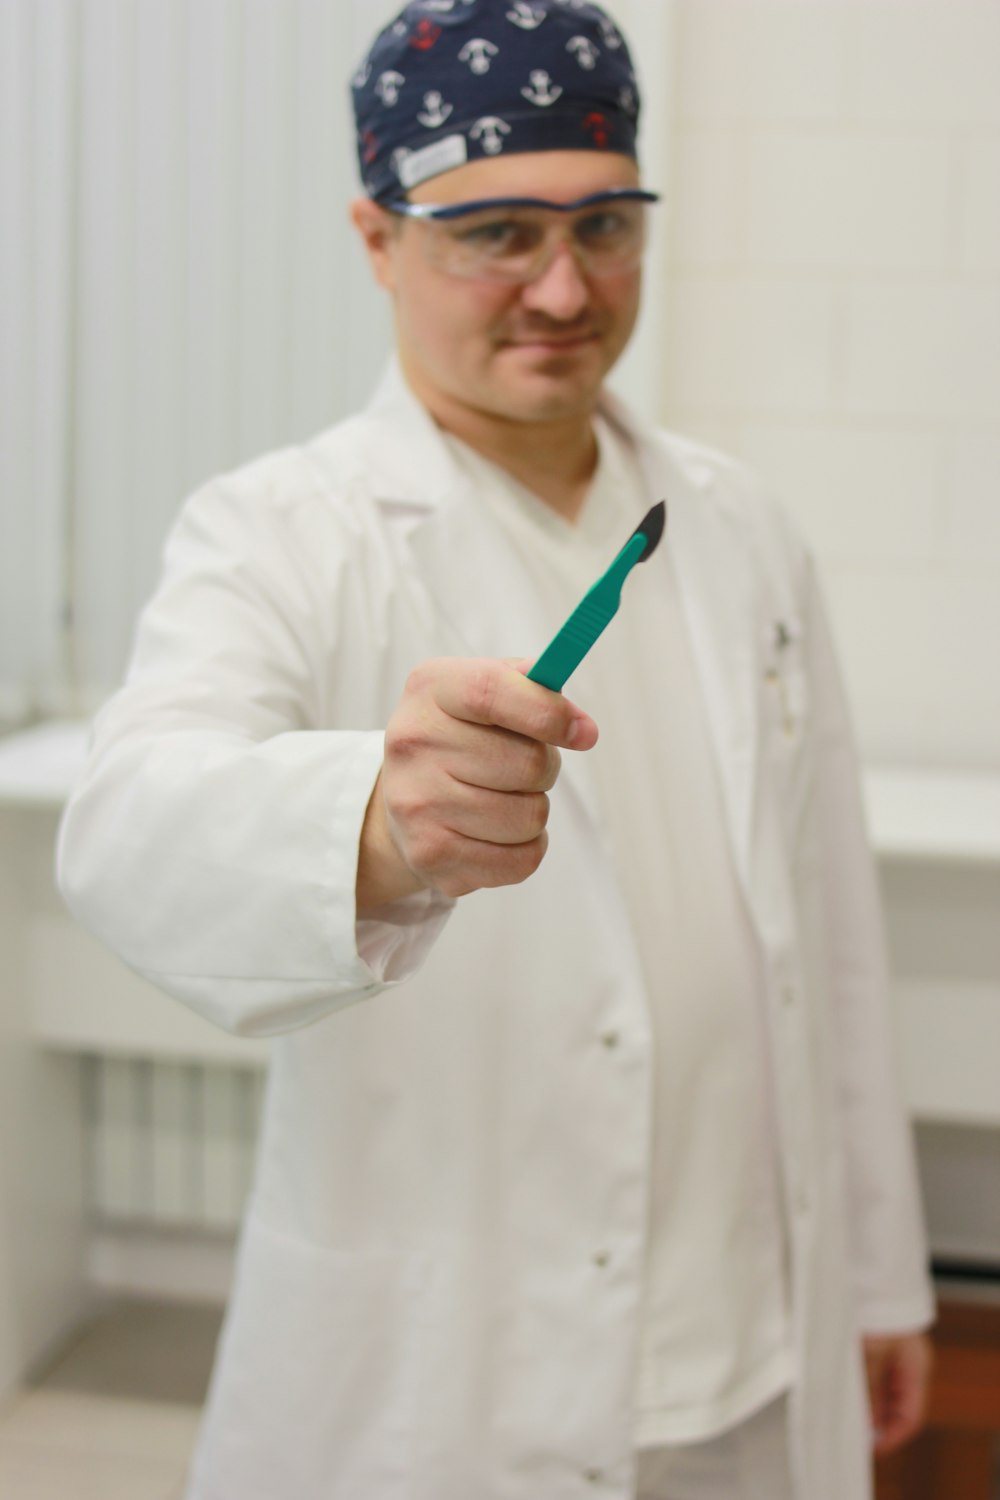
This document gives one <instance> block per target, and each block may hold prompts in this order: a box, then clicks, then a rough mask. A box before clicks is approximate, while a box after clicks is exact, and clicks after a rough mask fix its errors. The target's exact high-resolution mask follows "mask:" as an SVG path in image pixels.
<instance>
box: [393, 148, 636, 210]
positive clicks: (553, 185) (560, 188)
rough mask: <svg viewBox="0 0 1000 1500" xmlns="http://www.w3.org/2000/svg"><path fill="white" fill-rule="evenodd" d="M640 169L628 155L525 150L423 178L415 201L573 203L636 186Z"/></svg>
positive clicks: (414, 191)
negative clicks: (515, 199)
mask: <svg viewBox="0 0 1000 1500" xmlns="http://www.w3.org/2000/svg"><path fill="white" fill-rule="evenodd" d="M638 182H639V171H638V168H637V166H636V164H635V162H634V161H633V160H632V158H631V157H630V156H621V155H618V154H616V153H613V152H607V153H605V152H601V151H525V152H521V153H517V154H512V155H510V156H497V157H494V158H492V159H491V160H489V161H487V160H480V161H470V162H466V163H465V165H464V166H461V167H454V168H453V169H452V170H451V171H450V172H442V173H441V174H440V175H439V176H437V177H432V178H430V180H429V181H427V182H422V183H421V184H420V185H419V187H415V188H414V189H413V191H412V192H411V193H410V198H411V200H412V202H414V203H462V202H464V201H466V200H467V199H473V198H512V197H517V198H548V199H550V200H551V201H552V202H554V203H572V202H573V201H574V200H575V199H577V198H583V197H585V196H586V195H587V194H588V193H600V192H603V191H604V190H605V189H607V188H616V187H636V186H637V185H638Z"/></svg>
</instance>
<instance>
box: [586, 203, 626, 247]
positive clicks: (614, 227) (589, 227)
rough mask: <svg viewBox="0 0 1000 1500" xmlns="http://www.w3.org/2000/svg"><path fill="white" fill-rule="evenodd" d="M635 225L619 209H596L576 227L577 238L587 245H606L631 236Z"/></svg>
mask: <svg viewBox="0 0 1000 1500" xmlns="http://www.w3.org/2000/svg"><path fill="white" fill-rule="evenodd" d="M634 227H635V226H634V223H633V221H632V219H631V217H630V216H629V215H628V214H625V213H622V211H621V210H620V209H617V208H602V209H595V211H594V212H593V213H590V214H587V215H586V217H585V218H582V219H579V220H578V221H577V225H576V236H577V239H579V240H580V241H581V242H582V243H583V244H585V245H605V244H609V243H611V242H613V241H615V240H619V239H621V238H622V237H623V236H625V235H627V234H630V233H631V232H632V230H633V229H634Z"/></svg>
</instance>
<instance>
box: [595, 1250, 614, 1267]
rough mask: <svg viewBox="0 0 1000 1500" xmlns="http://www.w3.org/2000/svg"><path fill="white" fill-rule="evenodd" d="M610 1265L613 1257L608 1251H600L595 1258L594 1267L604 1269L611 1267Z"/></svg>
mask: <svg viewBox="0 0 1000 1500" xmlns="http://www.w3.org/2000/svg"><path fill="white" fill-rule="evenodd" d="M610 1264H611V1255H610V1253H609V1252H608V1251H607V1250H598V1252H597V1254H596V1255H595V1256H594V1265H595V1266H601V1267H602V1268H603V1267H604V1266H607V1265H610Z"/></svg>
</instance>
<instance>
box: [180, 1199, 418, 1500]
mask: <svg viewBox="0 0 1000 1500" xmlns="http://www.w3.org/2000/svg"><path fill="white" fill-rule="evenodd" d="M421 1266H422V1262H421V1259H420V1257H412V1256H409V1255H404V1254H400V1253H396V1252H393V1251H382V1250H372V1251H354V1250H351V1251H342V1250H332V1249H329V1248H326V1247H322V1246H317V1245H313V1244H309V1243H306V1242H303V1241H300V1240H296V1239H293V1238H290V1237H286V1236H285V1235H284V1234H282V1233H280V1232H278V1231H276V1230H275V1229H273V1228H272V1227H271V1226H270V1225H268V1224H265V1223H264V1222H262V1221H261V1220H260V1219H257V1218H255V1217H254V1216H253V1214H251V1215H250V1216H249V1218H248V1220H247V1224H246V1226H245V1228H244V1233H243V1237H242V1242H241V1247H240V1255H239V1261H238V1265H237V1273H236V1281H235V1285H234V1289H233V1295H232V1298H231V1301H230V1306H229V1311H228V1313H227V1318H226V1323H225V1326H224V1329H223V1334H222V1339H221V1342H220V1346H219V1350H218V1353H217V1357H216V1368H215V1373H214V1375H213V1380H212V1388H211V1390H210V1392H209V1399H208V1403H207V1407H206V1413H205V1419H204V1425H203V1429H202V1435H201V1440H200V1442H199V1445H198V1450H197V1453H196V1458H195V1464H194V1468H193V1471H192V1478H191V1488H190V1489H189V1491H188V1500H234V1496H239V1497H240V1500H285V1497H288V1496H294V1497H295V1500H358V1497H359V1496H362V1495H363V1496H366V1497H371V1500H403V1497H406V1496H409V1495H410V1494H411V1485H412V1474H411V1448H412V1441H413V1433H412V1419H413V1403H414V1390H415V1385H416V1370H415V1363H416V1355H417V1351H418V1349H419V1348H420V1347H421V1345H422V1339H421V1338H420V1336H419V1334H418V1331H417V1325H418V1324H419V1322H420V1320H421V1317H422V1313H423V1300H422V1297H421V1285H422V1282H423V1279H424V1278H423V1275H422V1272H421Z"/></svg>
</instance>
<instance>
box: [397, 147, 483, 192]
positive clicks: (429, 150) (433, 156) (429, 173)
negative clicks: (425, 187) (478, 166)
mask: <svg viewBox="0 0 1000 1500" xmlns="http://www.w3.org/2000/svg"><path fill="white" fill-rule="evenodd" d="M468 159H469V148H468V146H467V145H466V141H465V136H464V135H446V136H445V138H444V140H443V141H435V142H434V144H433V145H432V146H422V147H421V149H420V150H419V151H407V152H406V153H405V154H403V153H402V152H401V153H400V155H399V157H398V161H399V166H398V168H397V176H398V177H399V180H400V182H401V183H402V184H403V187H405V188H415V187H416V186H417V184H418V183H421V182H426V181H427V179H428V177H436V176H437V174H438V173H439V172H447V171H448V170H449V169H450V168H451V167H461V166H464V165H465V163H466V162H467V161H468Z"/></svg>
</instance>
